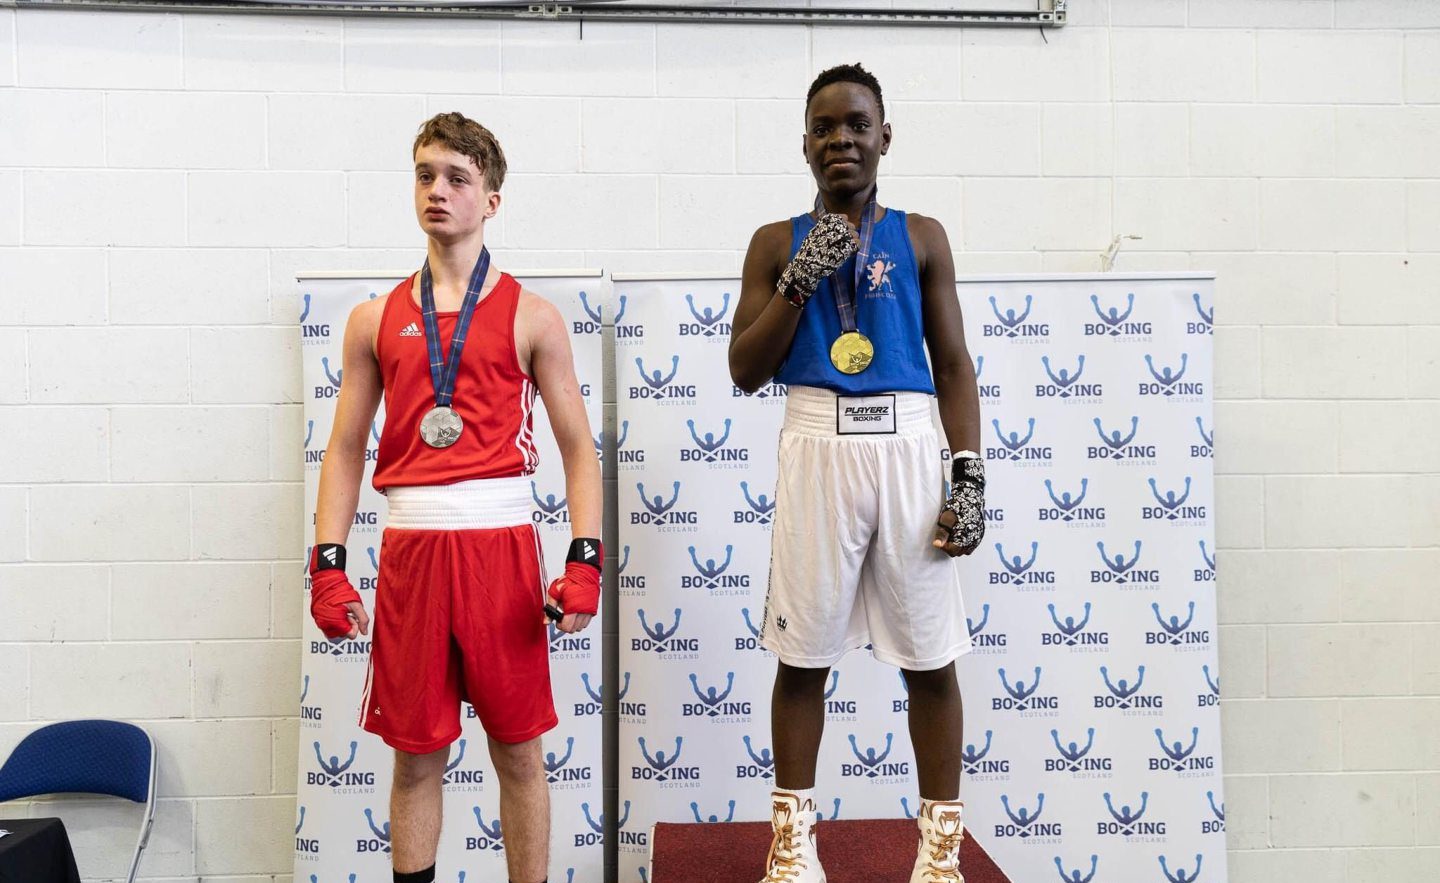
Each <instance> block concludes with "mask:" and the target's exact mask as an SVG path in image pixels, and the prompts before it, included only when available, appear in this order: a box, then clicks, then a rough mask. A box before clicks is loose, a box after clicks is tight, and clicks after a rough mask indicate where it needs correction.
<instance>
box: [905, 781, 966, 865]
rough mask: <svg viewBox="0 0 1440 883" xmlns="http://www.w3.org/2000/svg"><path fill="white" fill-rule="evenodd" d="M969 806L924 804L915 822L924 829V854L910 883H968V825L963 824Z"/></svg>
mask: <svg viewBox="0 0 1440 883" xmlns="http://www.w3.org/2000/svg"><path fill="white" fill-rule="evenodd" d="M964 808H965V804H963V803H961V802H960V801H958V800H925V799H924V798H921V800H920V811H919V812H918V813H916V814H915V820H916V821H917V822H918V823H919V825H920V851H919V854H918V855H916V856H915V870H913V871H911V872H910V883H965V877H964V876H963V875H962V874H961V873H960V841H962V840H963V839H964V838H965V825H964V823H963V822H962V821H961V820H960V814H961V811H962V810H964Z"/></svg>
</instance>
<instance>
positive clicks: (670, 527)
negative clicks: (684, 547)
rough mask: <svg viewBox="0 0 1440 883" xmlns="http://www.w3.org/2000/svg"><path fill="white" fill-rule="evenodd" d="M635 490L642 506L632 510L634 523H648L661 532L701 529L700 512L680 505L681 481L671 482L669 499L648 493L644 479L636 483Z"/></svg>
mask: <svg viewBox="0 0 1440 883" xmlns="http://www.w3.org/2000/svg"><path fill="white" fill-rule="evenodd" d="M635 490H636V492H637V493H638V494H639V495H640V506H641V508H640V509H639V510H634V511H631V513H630V523H631V524H632V525H646V526H649V527H653V528H655V529H656V530H657V531H659V532H661V533H693V532H695V531H697V530H699V529H700V513H699V512H697V511H695V510H694V509H686V508H685V507H683V506H680V505H679V502H680V482H678V481H676V482H674V483H672V484H671V486H670V499H669V500H666V499H665V497H664V496H663V495H662V494H654V495H653V496H652V495H651V494H650V493H647V492H646V490H645V482H643V481H639V482H636V483H635Z"/></svg>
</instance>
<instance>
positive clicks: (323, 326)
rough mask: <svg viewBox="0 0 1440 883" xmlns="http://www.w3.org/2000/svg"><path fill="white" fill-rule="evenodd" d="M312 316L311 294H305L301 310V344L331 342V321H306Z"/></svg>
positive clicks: (314, 344) (310, 344)
mask: <svg viewBox="0 0 1440 883" xmlns="http://www.w3.org/2000/svg"><path fill="white" fill-rule="evenodd" d="M309 318H310V294H309V292H306V294H305V296H304V306H303V307H302V308H301V310H300V345H301V346H317V345H320V344H327V343H329V342H330V323H328V322H306V321H305V320H306V319H309Z"/></svg>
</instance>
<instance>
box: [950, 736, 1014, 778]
mask: <svg viewBox="0 0 1440 883" xmlns="http://www.w3.org/2000/svg"><path fill="white" fill-rule="evenodd" d="M994 744H995V731H994V730H986V731H985V747H984V748H982V749H976V747H975V743H973V742H968V743H966V744H965V747H964V748H962V749H960V766H961V769H962V770H963V771H964V773H965V775H966V776H967V777H969V779H970V781H972V782H1003V781H1008V780H1009V779H1010V761H1009V759H1008V758H1002V757H999V756H998V755H997V756H995V757H991V756H990V752H991V751H992V750H994Z"/></svg>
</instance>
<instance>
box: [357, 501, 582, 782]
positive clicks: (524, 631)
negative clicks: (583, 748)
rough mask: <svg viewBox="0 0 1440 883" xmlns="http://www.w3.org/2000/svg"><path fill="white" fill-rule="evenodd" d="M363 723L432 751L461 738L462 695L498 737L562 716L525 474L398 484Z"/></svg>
mask: <svg viewBox="0 0 1440 883" xmlns="http://www.w3.org/2000/svg"><path fill="white" fill-rule="evenodd" d="M386 496H387V498H388V501H389V508H390V513H389V520H388V522H387V524H386V527H385V535H384V537H383V539H382V541H381V547H380V573H379V579H378V581H377V584H376V585H377V588H376V591H375V611H374V617H373V626H372V628H373V631H372V640H373V644H372V646H371V651H370V666H369V670H368V671H367V673H366V677H365V694H364V698H363V699H362V701H361V706H360V725H361V726H363V727H364V728H365V729H366V730H368V731H370V732H372V733H374V734H376V735H377V736H379V737H380V738H381V739H383V740H385V743H386V744H387V745H389V746H391V747H392V748H398V749H400V750H401V751H407V752H410V753H412V754H427V753H429V752H431V751H436V750H438V749H440V748H444V747H445V746H447V745H449V744H450V743H451V742H453V741H455V739H457V738H458V737H459V736H460V702H461V700H466V701H468V702H470V704H471V705H473V706H474V708H475V713H476V716H477V717H479V719H480V723H481V725H482V726H484V728H485V732H486V733H487V734H489V735H490V737H491V738H493V739H495V740H496V741H497V742H511V743H513V742H525V741H527V740H529V739H533V738H535V737H536V736H539V735H540V734H541V733H544V732H545V731H547V730H549V729H551V728H552V727H554V726H555V724H556V723H557V718H556V716H555V700H554V697H553V696H552V695H551V691H550V656H549V644H548V631H547V629H546V622H545V613H544V610H543V606H542V605H543V604H544V595H545V588H546V582H547V581H546V579H545V567H544V561H543V559H542V557H541V549H540V536H539V533H538V532H537V531H536V529H535V526H534V524H533V522H532V519H531V496H530V483H529V479H528V478H499V479H483V480H478V481H466V482H460V483H458V484H452V485H436V486H431V487H392V488H390V489H389V490H388V491H387V494H386Z"/></svg>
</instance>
